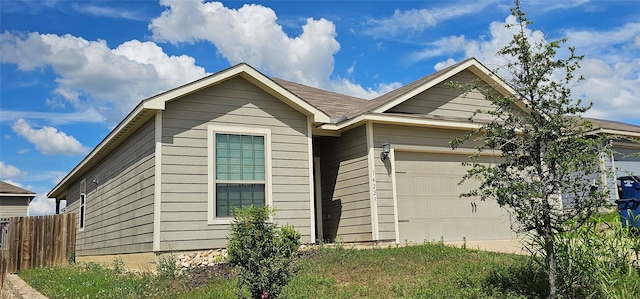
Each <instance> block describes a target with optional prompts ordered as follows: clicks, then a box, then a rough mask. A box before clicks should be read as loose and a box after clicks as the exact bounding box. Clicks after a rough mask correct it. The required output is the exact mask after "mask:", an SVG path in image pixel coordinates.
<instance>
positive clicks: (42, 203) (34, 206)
mask: <svg viewBox="0 0 640 299" xmlns="http://www.w3.org/2000/svg"><path fill="white" fill-rule="evenodd" d="M63 202H64V201H63ZM62 208H64V205H61V206H60V209H62ZM55 213H56V200H55V199H54V198H48V197H47V196H46V195H45V194H38V195H36V198H34V199H33V200H32V201H31V203H30V204H29V216H41V215H53V214H55Z"/></svg>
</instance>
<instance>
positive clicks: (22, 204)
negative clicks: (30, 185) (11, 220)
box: [0, 181, 36, 218]
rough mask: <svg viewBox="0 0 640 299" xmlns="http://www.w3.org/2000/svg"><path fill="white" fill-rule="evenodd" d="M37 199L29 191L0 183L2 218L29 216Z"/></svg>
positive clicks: (0, 215) (0, 210)
mask: <svg viewBox="0 0 640 299" xmlns="http://www.w3.org/2000/svg"><path fill="white" fill-rule="evenodd" d="M35 197H36V194H35V193H33V192H31V191H29V190H25V189H22V188H20V187H18V186H15V185H12V184H9V183H7V182H3V181H0V218H8V217H20V216H27V214H28V213H29V203H31V200H33V199H34V198H35Z"/></svg>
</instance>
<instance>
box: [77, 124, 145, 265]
mask: <svg viewBox="0 0 640 299" xmlns="http://www.w3.org/2000/svg"><path fill="white" fill-rule="evenodd" d="M154 149H155V147H154V121H153V119H152V120H150V121H147V122H146V123H145V124H144V125H143V126H141V127H140V128H139V129H138V130H137V131H136V132H135V133H134V134H133V135H132V136H130V137H128V138H127V140H126V141H124V142H123V143H122V144H120V145H119V146H118V147H117V149H115V150H114V151H113V152H111V153H110V154H109V155H108V156H106V157H105V158H104V159H102V161H101V162H100V163H99V164H98V165H96V166H95V167H93V168H92V169H91V170H90V171H89V172H88V173H86V174H85V175H84V176H83V177H82V178H85V179H86V182H87V196H86V220H85V228H84V230H83V231H80V232H78V234H77V240H76V255H78V256H91V255H105V254H125V253H137V252H148V251H151V250H152V245H153V186H154V185H153V184H154ZM82 178H80V179H78V180H77V181H76V182H75V183H74V184H73V185H72V186H71V188H70V189H69V191H68V194H67V197H66V199H67V208H66V212H67V213H78V212H79V211H78V208H79V198H80V181H81V180H82ZM94 180H95V182H97V184H96V183H94ZM78 219H79V217H78ZM78 221H79V220H78Z"/></svg>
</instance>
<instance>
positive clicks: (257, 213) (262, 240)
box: [228, 206, 300, 298]
mask: <svg viewBox="0 0 640 299" xmlns="http://www.w3.org/2000/svg"><path fill="white" fill-rule="evenodd" d="M273 213H274V211H273V209H271V208H269V207H253V206H251V207H246V208H242V209H235V210H234V216H235V219H234V220H233V222H232V223H231V233H230V235H229V247H228V250H229V263H231V265H232V266H234V267H236V269H237V270H238V284H239V288H240V291H242V289H246V290H247V291H248V292H249V293H250V294H251V298H277V297H278V296H279V295H280V292H281V291H282V288H283V287H284V286H285V285H287V283H289V281H290V280H291V278H292V277H293V275H294V273H295V271H296V266H295V262H296V259H297V255H296V250H297V249H298V246H300V233H298V232H297V231H295V229H294V228H293V226H289V225H285V226H283V227H281V228H279V227H278V226H277V225H276V224H274V223H271V222H270V217H271V216H272V215H273ZM239 293H241V292H239Z"/></svg>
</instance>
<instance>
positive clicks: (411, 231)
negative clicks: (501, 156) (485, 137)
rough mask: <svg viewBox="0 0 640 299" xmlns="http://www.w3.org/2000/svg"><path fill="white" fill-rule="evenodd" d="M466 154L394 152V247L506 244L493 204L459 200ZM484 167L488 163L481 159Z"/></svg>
mask: <svg viewBox="0 0 640 299" xmlns="http://www.w3.org/2000/svg"><path fill="white" fill-rule="evenodd" d="M466 157H467V156H466V155H451V154H432V153H411V152H398V153H396V188H397V190H396V192H397V193H396V195H397V198H398V221H399V223H398V225H399V231H400V242H411V243H421V242H424V241H439V240H441V239H443V240H444V241H445V242H448V241H462V240H463V238H466V240H469V241H474V240H499V239H512V238H513V237H515V234H514V233H513V232H512V231H511V228H510V219H509V213H508V212H507V210H506V209H504V208H500V207H499V206H498V204H497V203H496V202H494V201H490V200H486V201H481V200H480V199H479V198H460V197H459V195H460V194H461V193H463V192H466V191H468V190H471V189H472V188H474V187H477V186H478V183H477V182H471V181H469V182H465V183H464V184H463V185H458V183H459V182H460V179H461V178H462V176H463V175H464V174H465V173H466V170H467V167H465V166H463V165H462V164H461V163H462V161H463V159H466ZM486 162H490V159H489V158H487V159H486Z"/></svg>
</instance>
